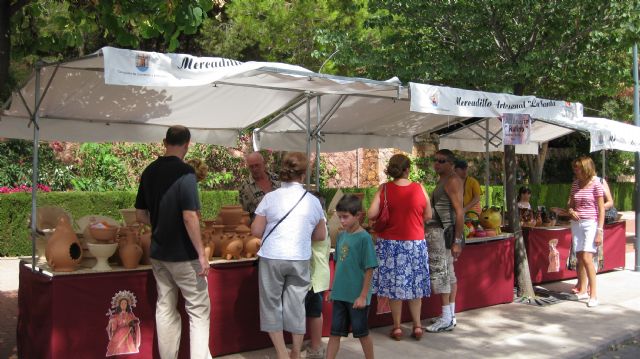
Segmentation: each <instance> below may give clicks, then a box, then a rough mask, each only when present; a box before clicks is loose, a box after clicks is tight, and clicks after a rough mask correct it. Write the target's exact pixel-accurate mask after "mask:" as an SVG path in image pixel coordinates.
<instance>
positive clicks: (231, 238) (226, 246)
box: [220, 233, 244, 259]
mask: <svg viewBox="0 0 640 359" xmlns="http://www.w3.org/2000/svg"><path fill="white" fill-rule="evenodd" d="M221 245H222V248H221V250H220V254H221V256H222V258H223V259H240V256H241V254H242V249H243V248H244V243H243V242H242V239H239V238H237V237H236V235H235V234H233V233H224V234H223V235H222V244H221Z"/></svg>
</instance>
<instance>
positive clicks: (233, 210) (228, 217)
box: [218, 205, 244, 226]
mask: <svg viewBox="0 0 640 359" xmlns="http://www.w3.org/2000/svg"><path fill="white" fill-rule="evenodd" d="M242 212H244V211H243V210H242V207H241V206H238V205H230V206H222V208H220V213H218V216H220V218H222V222H223V223H224V224H225V225H228V226H237V225H239V224H240V220H241V219H242Z"/></svg>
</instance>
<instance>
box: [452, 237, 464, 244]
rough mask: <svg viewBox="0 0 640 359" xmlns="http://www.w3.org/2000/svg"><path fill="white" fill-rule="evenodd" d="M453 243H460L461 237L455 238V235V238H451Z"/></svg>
mask: <svg viewBox="0 0 640 359" xmlns="http://www.w3.org/2000/svg"><path fill="white" fill-rule="evenodd" d="M453 243H455V244H462V238H457V237H456V238H455V239H454V240H453Z"/></svg>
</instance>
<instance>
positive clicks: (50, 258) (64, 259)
mask: <svg viewBox="0 0 640 359" xmlns="http://www.w3.org/2000/svg"><path fill="white" fill-rule="evenodd" d="M45 256H46V258H47V264H49V267H51V269H52V270H53V271H54V272H73V271H74V270H76V268H77V267H78V265H79V264H80V261H81V260H82V247H81V245H80V241H78V236H76V234H75V232H74V231H73V228H72V227H71V223H70V222H69V219H68V218H67V217H66V216H60V218H59V220H58V225H57V226H56V230H55V232H54V233H53V234H52V235H51V238H50V239H49V242H48V243H47V247H46V249H45Z"/></svg>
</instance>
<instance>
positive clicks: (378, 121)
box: [254, 83, 582, 154]
mask: <svg viewBox="0 0 640 359" xmlns="http://www.w3.org/2000/svg"><path fill="white" fill-rule="evenodd" d="M410 90H411V92H409V90H408V89H407V88H403V89H401V91H400V92H399V96H397V97H372V96H358V95H348V96H337V95H323V96H321V98H320V100H321V101H320V106H318V101H311V103H310V104H309V107H307V106H304V104H297V105H294V106H292V107H291V108H290V109H289V110H288V111H285V112H284V113H282V114H281V115H280V116H277V117H276V118H274V119H273V120H272V121H271V122H270V123H268V124H267V125H265V126H263V127H261V128H259V129H257V130H256V131H254V147H255V148H270V149H274V150H303V149H305V148H306V143H307V138H308V136H307V131H308V130H307V128H306V123H305V121H306V119H307V113H309V114H310V117H311V124H310V127H311V130H310V132H311V133H312V134H314V135H315V134H318V135H319V138H320V141H321V150H322V151H323V152H336V151H347V150H353V149H356V148H385V147H393V148H398V149H401V150H404V151H407V152H410V151H411V148H412V146H413V144H414V142H415V141H416V140H421V139H425V138H433V137H434V136H435V137H438V138H439V141H440V147H441V148H449V149H455V150H462V151H477V152H484V151H485V137H487V136H486V135H487V131H486V129H485V127H486V124H487V123H488V124H489V128H488V129H489V131H488V139H489V151H502V150H503V146H502V136H501V128H502V127H501V123H500V121H499V120H498V119H497V118H496V116H500V115H501V114H502V113H507V112H511V113H513V112H518V110H519V107H520V106H522V107H523V108H524V110H525V111H524V113H529V114H531V115H532V117H533V118H536V119H540V121H535V122H534V124H533V131H532V136H531V141H530V143H529V144H527V145H516V152H518V153H530V154H537V153H538V146H539V145H540V143H542V142H546V141H550V140H552V139H554V138H557V137H560V136H563V135H566V134H568V133H570V132H571V131H572V130H573V128H574V127H575V126H576V125H574V124H573V123H574V122H575V121H576V119H578V118H580V117H582V105H580V104H579V103H570V102H565V101H554V100H544V99H538V98H536V97H533V96H513V95H508V94H496V93H488V92H480V91H469V90H461V89H455V88H450V87H442V86H431V85H423V84H414V83H411V84H410ZM458 98H460V101H458ZM474 99H475V100H474ZM316 100H317V99H316ZM318 108H320V116H318V114H317V111H318ZM318 117H319V118H320V120H318ZM485 119H488V121H487V120H485Z"/></svg>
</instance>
